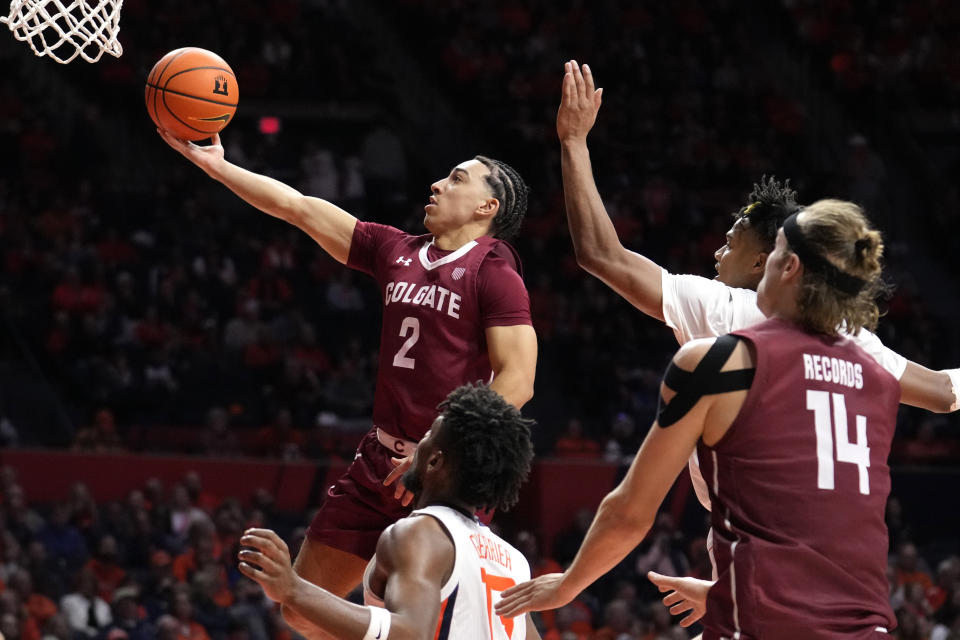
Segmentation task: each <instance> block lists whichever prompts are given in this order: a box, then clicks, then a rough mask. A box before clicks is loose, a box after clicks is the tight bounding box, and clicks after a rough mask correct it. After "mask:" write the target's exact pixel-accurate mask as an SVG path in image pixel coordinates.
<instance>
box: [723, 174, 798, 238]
mask: <svg viewBox="0 0 960 640" xmlns="http://www.w3.org/2000/svg"><path fill="white" fill-rule="evenodd" d="M747 197H748V199H749V201H750V204H747V205H744V206H743V207H741V208H740V210H739V211H737V212H736V213H734V214H733V217H734V218H736V219H737V220H743V221H744V224H745V226H747V227H749V228H750V229H752V230H753V232H754V233H756V234H757V237H758V238H759V239H760V241H761V242H762V243H763V245H764V248H765V249H766V250H767V251H768V252H769V251H773V245H774V244H775V243H776V241H777V230H778V229H779V228H780V227H781V226H782V225H783V221H784V220H786V219H787V218H788V217H789V216H790V215H792V214H794V213H796V212H797V211H799V209H800V206H799V205H798V204H797V192H796V191H794V190H793V189H791V188H790V180H784V181H783V182H780V181H779V180H777V179H776V178H775V177H774V176H770V178H767V176H762V177H761V178H760V182H758V183H756V184H754V185H753V191H751V192H750V195H749V196H747Z"/></svg>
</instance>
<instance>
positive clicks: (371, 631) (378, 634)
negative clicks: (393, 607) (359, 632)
mask: <svg viewBox="0 0 960 640" xmlns="http://www.w3.org/2000/svg"><path fill="white" fill-rule="evenodd" d="M367 609H369V610H370V625H369V626H368V627H367V634H366V635H365V636H363V640H387V635H388V634H389V633H390V612H389V611H387V610H386V609H383V608H381V607H367Z"/></svg>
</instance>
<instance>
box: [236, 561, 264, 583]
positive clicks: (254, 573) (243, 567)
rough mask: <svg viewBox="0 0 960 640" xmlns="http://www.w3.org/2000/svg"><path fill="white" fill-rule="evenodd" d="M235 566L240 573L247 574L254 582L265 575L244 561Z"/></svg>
mask: <svg viewBox="0 0 960 640" xmlns="http://www.w3.org/2000/svg"><path fill="white" fill-rule="evenodd" d="M237 568H238V569H240V573H242V574H243V575H245V576H247V577H248V578H250V579H251V580H253V581H254V582H260V581H261V580H263V579H264V578H265V577H266V576H264V574H263V572H262V571H258V570H257V569H254V568H253V566H252V565H249V564H247V563H246V562H241V563H240V564H238V565H237Z"/></svg>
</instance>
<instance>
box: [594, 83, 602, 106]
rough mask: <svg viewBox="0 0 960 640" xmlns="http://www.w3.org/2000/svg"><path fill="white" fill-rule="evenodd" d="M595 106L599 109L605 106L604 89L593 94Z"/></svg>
mask: <svg viewBox="0 0 960 640" xmlns="http://www.w3.org/2000/svg"><path fill="white" fill-rule="evenodd" d="M593 104H594V106H595V107H596V108H597V109H599V108H600V105H601V104H603V87H600V88H599V89H597V90H596V91H594V92H593Z"/></svg>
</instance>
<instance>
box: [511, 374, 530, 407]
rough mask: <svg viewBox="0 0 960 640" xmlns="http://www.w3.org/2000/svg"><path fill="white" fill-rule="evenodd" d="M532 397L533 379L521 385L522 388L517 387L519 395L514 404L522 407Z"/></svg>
mask: <svg viewBox="0 0 960 640" xmlns="http://www.w3.org/2000/svg"><path fill="white" fill-rule="evenodd" d="M532 399H533V380H530V381H529V382H527V383H524V384H522V385H520V388H519V389H517V397H516V400H515V401H514V403H513V404H514V406H515V407H517V409H520V408H522V407H523V405H525V404H527V403H528V402H530V400H532Z"/></svg>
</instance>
